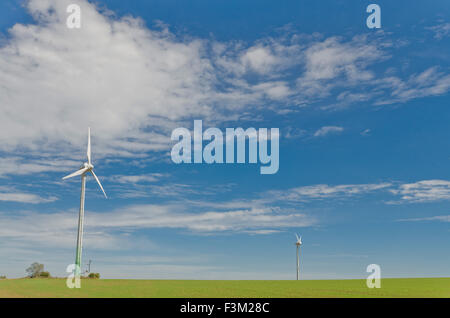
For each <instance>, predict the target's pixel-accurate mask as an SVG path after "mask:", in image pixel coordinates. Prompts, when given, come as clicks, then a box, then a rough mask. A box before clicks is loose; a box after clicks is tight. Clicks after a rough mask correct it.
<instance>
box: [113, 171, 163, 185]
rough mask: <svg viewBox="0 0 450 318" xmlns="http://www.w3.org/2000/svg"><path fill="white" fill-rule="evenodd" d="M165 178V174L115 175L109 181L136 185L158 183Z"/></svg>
mask: <svg viewBox="0 0 450 318" xmlns="http://www.w3.org/2000/svg"><path fill="white" fill-rule="evenodd" d="M164 176H165V174H162V173H150V174H142V175H115V176H112V177H110V178H109V179H110V180H111V181H113V182H117V183H131V184H135V183H147V182H156V181H158V180H160V179H161V178H162V177H164Z"/></svg>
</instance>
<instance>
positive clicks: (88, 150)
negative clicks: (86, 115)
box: [87, 127, 91, 164]
mask: <svg viewBox="0 0 450 318" xmlns="http://www.w3.org/2000/svg"><path fill="white" fill-rule="evenodd" d="M87 158H88V163H89V164H91V128H90V127H89V128H88V145H87Z"/></svg>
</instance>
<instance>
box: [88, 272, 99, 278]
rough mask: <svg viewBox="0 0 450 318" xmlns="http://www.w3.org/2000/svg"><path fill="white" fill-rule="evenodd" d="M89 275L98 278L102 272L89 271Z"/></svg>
mask: <svg viewBox="0 0 450 318" xmlns="http://www.w3.org/2000/svg"><path fill="white" fill-rule="evenodd" d="M88 277H89V278H95V279H98V278H100V273H89V275H88Z"/></svg>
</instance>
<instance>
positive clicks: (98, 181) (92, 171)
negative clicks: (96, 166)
mask: <svg viewBox="0 0 450 318" xmlns="http://www.w3.org/2000/svg"><path fill="white" fill-rule="evenodd" d="M91 173H92V175H93V176H94V178H95V180H96V181H97V183H98V185H99V186H100V189H102V191H103V194H104V195H105V198H108V196H107V195H106V192H105V190H103V187H102V184H101V183H100V180H98V178H97V176H96V175H95V173H94V170H91Z"/></svg>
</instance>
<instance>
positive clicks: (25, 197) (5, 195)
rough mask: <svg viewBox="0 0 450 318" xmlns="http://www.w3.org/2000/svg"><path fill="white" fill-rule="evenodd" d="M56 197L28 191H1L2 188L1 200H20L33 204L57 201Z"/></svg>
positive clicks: (20, 201)
mask: <svg viewBox="0 0 450 318" xmlns="http://www.w3.org/2000/svg"><path fill="white" fill-rule="evenodd" d="M56 200H57V198H56V197H53V196H52V197H48V198H43V197H41V196H39V195H36V194H33V193H26V192H10V191H8V192H1V190H0V201H8V202H19V203H31V204H38V203H48V202H53V201H56Z"/></svg>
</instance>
